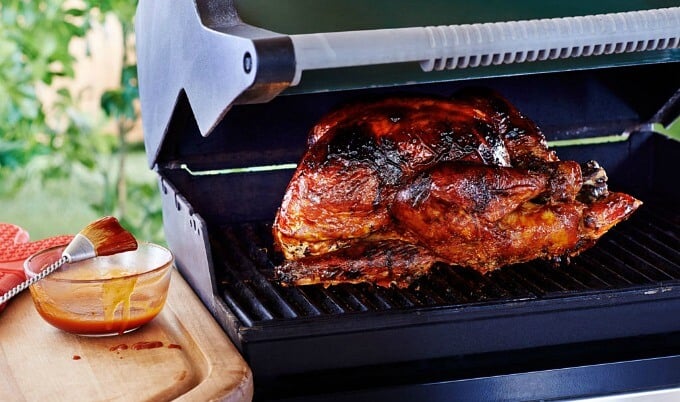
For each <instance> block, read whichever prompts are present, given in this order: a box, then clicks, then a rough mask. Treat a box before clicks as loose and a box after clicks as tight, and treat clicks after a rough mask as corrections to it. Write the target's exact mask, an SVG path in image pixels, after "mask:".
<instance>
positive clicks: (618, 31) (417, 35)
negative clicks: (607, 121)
mask: <svg viewBox="0 0 680 402" xmlns="http://www.w3.org/2000/svg"><path fill="white" fill-rule="evenodd" d="M290 37H291V39H292V42H293V47H294V50H295V60H296V63H297V65H296V71H295V77H294V79H293V82H292V85H297V84H298V83H299V82H300V78H301V76H302V72H303V71H305V70H316V69H327V68H337V67H352V66H362V65H374V64H388V63H401V62H420V66H421V68H422V69H423V70H424V71H433V70H444V69H455V68H466V67H477V66H488V65H491V64H509V63H522V62H530V61H537V60H548V59H557V58H568V57H579V56H590V55H601V54H611V53H624V52H637V51H644V50H662V49H672V48H677V47H679V46H680V7H672V8H663V9H655V10H642V11H630V12H621V13H611V14H597V15H588V16H580V17H564V18H551V19H539V20H523V21H509V22H493V23H481V24H465V25H448V26H429V27H415V28H396V29H379V30H361V31H346V32H330V33H312V34H300V35H291V36H290Z"/></svg>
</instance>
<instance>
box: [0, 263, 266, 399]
mask: <svg viewBox="0 0 680 402" xmlns="http://www.w3.org/2000/svg"><path fill="white" fill-rule="evenodd" d="M172 275H173V276H172V280H171V285H170V291H169V294H168V299H167V302H166V305H165V307H164V308H163V310H162V311H161V313H160V314H159V315H158V316H156V318H154V319H153V320H152V321H151V322H149V323H148V324H147V325H145V326H143V327H142V328H140V329H138V330H136V331H134V332H131V333H129V334H125V335H120V336H113V337H104V338H89V337H80V336H76V335H71V334H68V333H65V332H62V331H60V330H58V329H56V328H54V327H52V326H50V325H49V324H47V323H46V322H45V321H43V320H42V318H40V316H39V315H38V313H37V312H36V310H35V308H34V307H33V302H32V300H31V296H30V294H29V293H28V292H23V293H22V294H20V295H18V296H17V297H15V298H14V299H13V300H11V301H10V302H9V305H8V306H7V308H6V309H5V311H4V312H2V313H1V314H0V400H11V401H75V400H81V401H126V402H127V401H167V400H175V399H177V400H181V401H209V400H224V401H250V400H252V397H253V379H252V374H251V371H250V368H249V367H248V365H247V364H246V362H245V361H244V360H243V358H242V357H241V355H240V354H239V353H238V351H237V350H236V348H235V347H234V345H233V344H232V343H231V342H230V341H229V339H228V338H227V336H226V335H225V333H224V332H223V331H222V329H221V328H220V327H219V325H218V324H217V323H216V322H215V320H214V319H213V317H212V316H211V315H210V313H209V312H208V311H207V309H205V307H204V306H203V304H201V302H200V300H199V299H198V298H197V297H196V295H195V294H194V292H193V291H192V290H191V288H190V287H189V286H188V284H187V283H186V282H185V281H184V279H183V278H182V276H181V275H180V274H179V273H178V272H177V271H174V272H173V274H172ZM159 342H160V343H162V346H160V345H159ZM134 345H137V348H138V347H140V346H142V347H143V346H146V347H147V348H141V349H137V348H134V347H133V346H134ZM149 346H155V347H152V348H149Z"/></svg>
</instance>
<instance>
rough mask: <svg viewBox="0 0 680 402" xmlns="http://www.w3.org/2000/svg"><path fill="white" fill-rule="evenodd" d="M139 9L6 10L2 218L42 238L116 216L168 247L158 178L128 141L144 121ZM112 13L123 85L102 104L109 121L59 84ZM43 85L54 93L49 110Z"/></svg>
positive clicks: (126, 1)
mask: <svg viewBox="0 0 680 402" xmlns="http://www.w3.org/2000/svg"><path fill="white" fill-rule="evenodd" d="M136 6H137V1H136V0H104V1H94V0H80V1H64V0H39V1H30V0H3V2H2V3H0V221H4V222H11V223H15V224H18V225H20V226H22V227H24V228H25V229H27V230H28V231H29V233H31V237H32V238H34V239H37V238H41V237H45V236H49V235H55V234H62V233H74V232H77V231H78V230H79V229H80V228H82V227H83V226H85V225H86V224H87V223H88V222H89V221H90V220H92V219H96V218H97V217H99V216H104V215H114V216H116V217H117V218H118V219H119V220H120V221H121V223H122V224H123V225H124V226H125V227H126V228H127V229H129V230H130V231H132V232H133V233H134V234H135V235H136V236H137V237H138V238H141V239H143V240H148V241H156V242H163V235H162V218H161V207H160V200H159V195H158V191H157V185H156V180H155V176H154V174H153V173H152V172H151V171H150V170H149V169H148V167H147V166H146V164H145V162H144V158H143V156H144V155H143V148H142V145H141V144H140V143H131V140H130V139H129V134H130V132H131V130H132V128H133V127H134V125H135V123H136V122H137V120H138V119H139V112H138V107H137V106H136V104H137V99H138V89H137V70H136V65H135V64H134V61H133V60H130V56H131V55H133V54H134V48H133V46H134V31H133V17H134V13H135V10H136ZM107 16H115V18H116V19H117V20H118V21H119V22H120V26H121V28H122V30H121V32H122V37H121V38H120V39H121V41H122V43H123V52H122V56H121V57H122V60H121V65H122V71H121V72H120V77H121V80H120V83H119V86H118V87H117V88H113V89H110V90H108V91H106V92H105V93H104V94H103V95H102V97H101V100H100V107H101V109H102V112H103V115H104V116H105V119H104V121H102V119H96V118H94V117H93V116H91V115H88V113H85V112H83V111H82V110H81V108H80V107H79V102H78V100H79V96H80V94H78V93H74V92H73V90H71V89H69V87H68V86H67V85H64V84H63V82H64V80H57V78H77V77H75V69H74V66H75V63H76V60H75V58H74V56H73V55H72V54H71V52H70V44H71V43H72V41H73V40H74V39H77V38H85V36H86V35H87V34H88V32H90V31H91V29H92V28H93V26H94V25H95V23H96V22H101V21H103V20H104V19H105V18H106V17H107ZM41 86H46V87H49V88H51V89H53V90H54V93H55V96H56V99H55V100H54V101H52V102H50V103H49V106H47V104H45V103H43V102H42V100H41V98H40V96H39V89H40V87H41ZM106 127H114V128H113V129H107V128H106ZM107 130H108V131H107ZM111 131H112V132H111ZM131 161H132V162H131ZM130 165H132V166H130ZM130 167H132V168H133V169H134V171H133V173H131V172H130V171H129V169H130ZM140 171H144V173H145V174H140Z"/></svg>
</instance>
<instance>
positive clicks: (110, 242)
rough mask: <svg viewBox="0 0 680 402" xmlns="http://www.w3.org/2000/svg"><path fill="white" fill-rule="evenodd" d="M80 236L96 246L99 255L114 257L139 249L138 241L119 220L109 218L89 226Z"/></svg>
mask: <svg viewBox="0 0 680 402" xmlns="http://www.w3.org/2000/svg"><path fill="white" fill-rule="evenodd" d="M80 234H81V235H83V236H85V237H87V238H88V240H90V241H91V242H92V244H93V245H94V249H95V252H96V253H97V255H112V254H117V253H122V252H124V251H131V250H136V249H137V240H136V239H135V237H134V236H133V235H132V233H130V232H128V231H127V230H125V229H123V227H122V226H121V225H120V223H119V222H118V219H116V218H114V217H113V216H107V217H104V218H101V219H99V220H97V221H94V222H92V223H90V224H89V225H87V226H86V227H85V229H83V230H81V231H80Z"/></svg>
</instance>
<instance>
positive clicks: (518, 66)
mask: <svg viewBox="0 0 680 402" xmlns="http://www.w3.org/2000/svg"><path fill="white" fill-rule="evenodd" d="M234 4H235V6H236V9H237V10H238V13H239V15H240V17H241V18H242V19H243V21H244V22H246V23H247V24H250V25H254V26H258V27H263V28H266V29H268V30H272V31H275V32H280V33H284V34H290V35H292V34H306V33H315V32H335V31H352V30H363V29H384V28H404V27H416V26H437V25H456V24H470V23H483V22H500V21H511V20H527V19H540V18H556V17H568V16H583V15H590V14H604V13H614V12H625V11H635V10H649V9H655V8H665V7H676V6H680V1H663V0H646V1H642V0H624V1H614V0H607V1H537V0H525V1H513V2H510V1H500V0H492V1H484V2H470V1H446V0H434V1H427V2H423V1H407V0H375V1H359V0H346V1H330V0H295V1H292V0H288V1H276V2H272V1H268V0H235V1H234ZM678 29H680V27H678ZM672 61H680V49H670V50H659V51H643V52H636V53H623V54H611V55H602V56H588V57H577V58H568V59H557V60H548V61H539V62H524V63H514V64H506V65H492V66H487V67H474V68H464V69H454V70H444V71H432V72H423V71H422V70H421V68H420V66H419V65H418V63H403V64H391V65H375V66H369V67H351V68H339V69H328V70H313V71H306V72H305V73H304V74H303V79H302V81H301V82H300V84H299V85H297V86H295V87H290V88H288V89H286V90H285V91H284V92H283V93H282V94H284V95H285V94H300V93H314V92H325V91H336V90H348V89H359V88H367V87H389V86H403V85H408V84H422V83H431V82H440V81H455V80H466V79H476V78H490V77H501V76H512V75H524V74H537V73H546V72H559V71H571V70H586V69H598V68H608V67H620V66H631V65H642V64H651V63H665V62H672Z"/></svg>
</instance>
